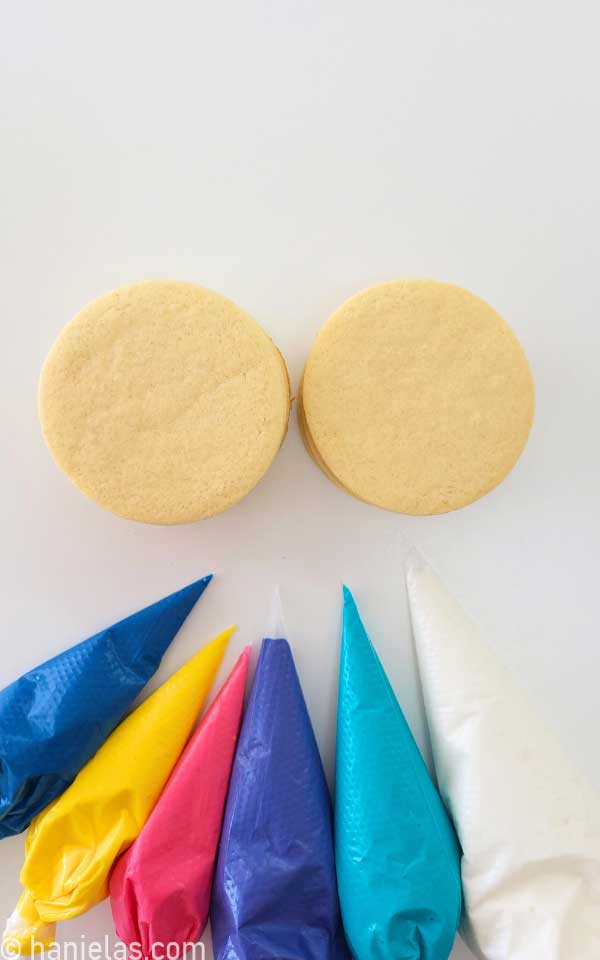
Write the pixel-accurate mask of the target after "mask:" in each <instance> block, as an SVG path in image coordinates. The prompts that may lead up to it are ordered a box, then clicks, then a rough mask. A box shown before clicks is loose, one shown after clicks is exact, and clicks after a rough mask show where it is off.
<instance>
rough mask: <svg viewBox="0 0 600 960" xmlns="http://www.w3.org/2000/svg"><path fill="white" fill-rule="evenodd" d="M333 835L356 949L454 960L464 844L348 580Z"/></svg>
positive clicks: (418, 959)
mask: <svg viewBox="0 0 600 960" xmlns="http://www.w3.org/2000/svg"><path fill="white" fill-rule="evenodd" d="M335 844H336V862H337V871H338V883H339V891H340V901H341V908H342V916H343V920H344V928H345V931H346V936H347V938H348V943H349V945H350V949H351V951H352V954H353V956H354V957H355V958H357V960H397V958H400V957H402V958H403V960H447V958H448V957H449V955H450V952H451V950H452V945H453V943H454V939H455V936H456V930H457V927H458V923H459V920H460V912H461V881H460V854H459V848H458V843H457V840H456V837H455V834H454V830H453V828H452V826H451V823H450V820H449V818H448V815H447V813H446V810H445V808H444V806H443V803H442V801H441V798H440V796H439V794H438V792H437V790H436V789H435V787H434V785H433V783H432V781H431V779H430V777H429V773H428V771H427V768H426V766H425V763H424V761H423V759H422V757H421V754H420V752H419V749H418V747H417V745H416V743H415V741H414V739H413V736H412V734H411V732H410V728H409V726H408V724H407V722H406V720H405V718H404V714H403V713H402V710H401V709H400V706H399V704H398V701H397V700H396V697H395V695H394V692H393V690H392V688H391V686H390V683H389V681H388V679H387V676H386V674H385V672H384V670H383V667H382V665H381V663H380V661H379V659H378V657H377V654H376V653H375V650H374V648H373V646H372V644H371V641H370V640H369V638H368V636H367V634H366V632H365V628H364V627H363V624H362V622H361V619H360V616H359V614H358V610H357V609H356V605H355V603H354V599H353V597H352V594H351V593H350V591H349V590H348V589H347V588H346V587H344V625H343V635H342V652H341V662H340V686H339V704H338V732H337V754H336V795H335Z"/></svg>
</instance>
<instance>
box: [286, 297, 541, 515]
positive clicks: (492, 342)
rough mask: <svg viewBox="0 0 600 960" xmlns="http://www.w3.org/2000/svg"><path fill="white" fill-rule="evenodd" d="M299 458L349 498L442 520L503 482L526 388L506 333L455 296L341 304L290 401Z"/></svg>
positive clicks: (521, 437)
mask: <svg viewBox="0 0 600 960" xmlns="http://www.w3.org/2000/svg"><path fill="white" fill-rule="evenodd" d="M298 410H299V420H300V427H301V430H302V433H303V436H304V440H305V443H306V446H307V448H308V450H309V452H310V453H311V455H312V456H313V458H314V459H315V461H316V462H317V463H318V465H319V466H320V467H321V469H323V470H324V472H325V473H326V474H327V475H328V476H329V477H330V478H331V479H333V480H334V482H336V483H337V484H338V485H339V486H341V487H343V488H344V489H345V490H347V491H348V492H349V493H351V494H353V495H354V496H356V497H358V498H360V499H361V500H366V501H367V502H369V503H372V504H375V505H376V506H379V507H384V508H386V509H388V510H395V511H397V512H398V513H406V514H413V515H422V514H437V513H445V512H447V511H449V510H456V509H458V508H459V507H463V506H465V505H466V504H468V503H471V502H472V501H474V500H477V499H478V498H479V497H482V496H483V495H484V494H485V493H487V492H488V491H489V490H491V489H492V488H493V487H495V486H496V485H497V484H499V483H500V482H501V480H503V479H504V477H505V476H506V474H507V473H508V472H509V471H510V470H511V469H512V467H513V466H514V465H515V463H516V461H517V459H518V457H519V455H520V454H521V452H522V450H523V448H524V446H525V444H526V442H527V437H528V435H529V431H530V429H531V424H532V421H533V412H534V387H533V380H532V376H531V371H530V368H529V364H528V362H527V358H526V356H525V353H524V352H523V349H522V347H521V345H520V344H519V342H518V340H517V339H516V337H515V335H514V334H513V332H512V330H511V329H510V327H509V326H508V324H507V323H506V322H505V321H504V320H503V319H502V318H501V317H500V316H499V315H498V314H497V313H496V312H495V311H494V310H493V309H492V308H491V307H490V306H489V305H488V304H487V303H485V302H484V301H483V300H480V299H479V297H476V296H474V295H473V294H472V293H469V292H468V291H467V290H463V289H461V288H460V287H456V286H453V285H451V284H447V283H438V282H437V281H434V280H398V281H394V282H391V283H384V284H381V285H380V286H376V287H371V288H370V289H368V290H365V291H363V292H362V293H359V294H357V295H356V296H354V297H352V298H351V299H350V300H348V301H347V302H346V303H344V304H343V305H342V306H341V307H340V308H339V309H338V310H337V311H336V312H335V313H334V314H333V316H332V317H331V318H330V319H329V320H328V321H327V323H326V324H325V326H324V327H323V328H322V330H321V332H320V333H319V335H318V337H317V340H316V342H315V344H314V346H313V349H312V351H311V353H310V356H309V358H308V362H307V364H306V368H305V371H304V377H303V381H302V388H301V391H300V397H299V400H298Z"/></svg>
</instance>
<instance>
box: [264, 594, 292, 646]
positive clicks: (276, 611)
mask: <svg viewBox="0 0 600 960" xmlns="http://www.w3.org/2000/svg"><path fill="white" fill-rule="evenodd" d="M266 636H267V637H269V638H270V639H272V640H285V639H287V638H288V636H289V634H288V631H287V626H286V622H285V618H284V616H283V604H282V602H281V590H280V589H279V585H277V586H276V587H275V589H274V591H273V598H272V600H271V612H270V616H269V620H268V630H267V633H266Z"/></svg>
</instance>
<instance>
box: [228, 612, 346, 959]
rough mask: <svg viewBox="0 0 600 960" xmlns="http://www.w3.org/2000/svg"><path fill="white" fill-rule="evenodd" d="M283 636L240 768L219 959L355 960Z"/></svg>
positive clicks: (318, 773)
mask: <svg viewBox="0 0 600 960" xmlns="http://www.w3.org/2000/svg"><path fill="white" fill-rule="evenodd" d="M277 619H278V620H279V622H280V624H282V621H281V620H280V619H279V618H277ZM279 629H280V631H281V632H280V633H279V631H274V633H275V636H274V638H273V639H266V640H264V641H263V644H262V648H261V652H260V657H259V660H258V665H257V668H256V674H255V678H254V684H253V687H252V692H251V694H250V699H249V703H248V708H247V711H246V715H245V719H244V723H243V726H242V732H241V735H240V740H239V745H238V749H237V753H236V757H235V760H234V765H233V773H232V779H231V785H230V789H229V795H228V800H227V807H226V811H225V821H224V825H223V833H222V837H221V846H220V851H219V858H218V863H217V869H216V875H215V881H214V886H213V898H212V905H211V921H212V933H213V947H214V956H215V960H283V958H285V960H347V958H348V956H349V954H348V950H347V947H346V944H345V940H344V935H343V932H342V927H341V919H340V912H339V903H338V895H337V885H336V876H335V865H334V850H333V834H332V817H331V801H330V797H329V791H328V789H327V783H326V780H325V774H324V772H323V767H322V764H321V758H320V756H319V750H318V747H317V743H316V740H315V736H314V733H313V729H312V726H311V723H310V719H309V716H308V711H307V709H306V704H305V702H304V697H303V695H302V690H301V687H300V682H299V680H298V675H297V673H296V668H295V666H294V660H293V657H292V653H291V650H290V647H289V644H288V642H287V640H285V639H283V637H282V635H281V634H282V633H283V627H282V626H280V628H279ZM277 633H279V635H277Z"/></svg>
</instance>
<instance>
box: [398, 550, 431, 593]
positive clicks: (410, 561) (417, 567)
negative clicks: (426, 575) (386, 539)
mask: <svg viewBox="0 0 600 960" xmlns="http://www.w3.org/2000/svg"><path fill="white" fill-rule="evenodd" d="M428 569H430V567H429V564H428V563H427V560H426V559H425V557H424V556H423V554H422V553H421V551H420V550H419V549H418V547H415V546H412V547H411V548H410V550H409V551H408V553H407V554H406V556H405V558H404V577H405V579H406V583H407V585H409V584H410V582H411V581H412V579H413V577H414V576H416V574H418V573H423V572H424V571H425V570H428Z"/></svg>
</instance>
